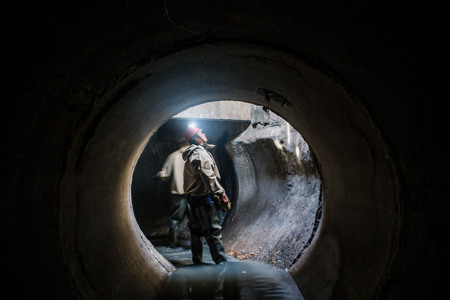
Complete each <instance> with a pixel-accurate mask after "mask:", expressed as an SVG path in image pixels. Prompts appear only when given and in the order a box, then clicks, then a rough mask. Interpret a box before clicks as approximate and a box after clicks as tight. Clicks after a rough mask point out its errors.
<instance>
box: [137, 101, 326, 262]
mask: <svg viewBox="0 0 450 300" xmlns="http://www.w3.org/2000/svg"><path fill="white" fill-rule="evenodd" d="M229 103H230V101H219V102H210V103H208V105H199V106H196V107H193V108H191V109H190V113H189V114H188V115H189V116H191V117H189V118H186V114H187V113H186V112H185V113H184V118H180V117H178V118H171V119H170V120H169V121H167V122H166V123H164V125H163V126H161V127H160V128H159V129H158V131H157V132H156V133H155V134H154V135H153V136H152V137H151V138H150V140H149V142H148V144H147V145H146V147H145V149H144V150H143V152H142V154H141V156H140V157H139V160H138V162H137V164H136V167H135V170H134V172H133V179H132V187H131V190H132V204H133V212H134V214H135V217H136V221H137V223H138V224H139V226H140V228H141V230H142V232H143V234H144V235H145V236H146V237H147V238H148V239H149V240H150V241H151V242H152V244H154V245H160V244H161V243H163V244H164V243H165V245H166V246H167V245H168V242H167V239H168V236H169V226H168V223H169V222H168V218H169V215H170V212H171V211H170V209H171V208H170V205H169V203H170V181H169V180H168V181H161V180H159V181H155V180H153V179H152V177H153V176H154V175H155V174H156V173H157V172H158V171H159V170H161V167H162V165H163V163H164V160H165V158H166V157H167V156H168V155H169V154H170V153H172V152H173V151H175V150H177V147H178V141H179V139H180V138H182V139H184V137H183V133H184V130H185V129H186V128H187V127H188V126H189V125H190V124H192V123H194V124H196V126H198V127H199V128H203V132H205V133H206V134H207V136H208V137H209V138H208V143H209V144H210V145H214V146H215V147H214V148H213V149H211V150H210V151H211V153H213V155H214V157H215V158H216V161H217V164H218V167H219V170H220V174H221V183H222V185H223V186H224V188H225V190H226V192H227V195H228V197H229V198H230V199H231V202H232V207H233V209H232V211H230V212H228V213H221V225H222V227H223V230H222V233H223V239H224V244H225V249H226V253H232V254H233V256H234V257H236V258H239V259H240V260H243V259H251V260H256V261H262V262H265V263H267V264H270V265H274V266H277V267H278V268H281V269H286V270H287V269H289V268H290V267H291V266H292V265H293V264H294V263H295V262H296V261H298V260H299V259H300V257H301V255H302V254H303V253H304V252H305V251H306V250H307V248H308V246H309V245H310V243H311V241H312V239H313V238H314V235H315V232H316V231H317V228H318V226H319V222H320V219H321V209H322V199H321V198H322V197H321V195H322V184H321V180H320V177H319V171H318V169H317V166H316V163H315V162H314V155H313V154H312V153H311V150H310V149H309V147H308V145H307V144H306V142H305V141H304V139H303V138H302V136H301V135H300V133H299V132H297V131H296V130H295V129H293V128H292V126H291V125H290V124H289V123H288V122H286V121H285V120H284V119H283V118H281V117H279V116H278V115H276V114H274V113H273V112H271V111H269V110H267V109H266V110H265V109H264V108H261V107H258V106H249V104H248V103H243V102H236V101H234V102H232V103H233V104H229ZM234 110H237V111H239V112H240V114H238V113H236V112H234ZM243 111H247V114H244V113H242V112H243ZM212 112H215V113H212ZM205 113H209V114H210V115H213V116H212V117H210V118H202V119H198V118H195V117H196V116H198V115H202V114H203V115H204V114H205ZM233 114H236V115H238V116H239V117H240V118H241V119H236V117H234V118H233ZM218 115H220V118H219V117H218ZM244 176H245V178H244ZM181 224H182V226H181V230H180V232H179V235H180V238H181V239H183V240H184V241H185V243H187V245H186V247H187V248H189V240H190V239H189V229H188V227H187V217H186V218H185V219H184V221H183V222H182V223H181ZM169 261H170V260H169ZM175 262H178V263H180V262H179V261H175ZM184 263H185V262H184Z"/></svg>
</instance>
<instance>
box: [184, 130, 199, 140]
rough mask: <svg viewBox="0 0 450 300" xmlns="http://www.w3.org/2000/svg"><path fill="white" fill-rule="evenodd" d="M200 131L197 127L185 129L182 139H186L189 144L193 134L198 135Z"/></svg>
mask: <svg viewBox="0 0 450 300" xmlns="http://www.w3.org/2000/svg"><path fill="white" fill-rule="evenodd" d="M200 131H202V130H201V129H198V128H197V127H189V128H188V129H186V131H185V132H184V138H185V139H186V141H187V142H188V143H189V141H190V140H191V138H192V137H193V136H194V134H196V133H199V132H200Z"/></svg>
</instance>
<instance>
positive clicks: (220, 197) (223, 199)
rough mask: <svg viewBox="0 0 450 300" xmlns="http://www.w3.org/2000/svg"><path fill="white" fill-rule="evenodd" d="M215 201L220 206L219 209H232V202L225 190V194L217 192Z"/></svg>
mask: <svg viewBox="0 0 450 300" xmlns="http://www.w3.org/2000/svg"><path fill="white" fill-rule="evenodd" d="M214 202H215V203H216V204H217V205H218V206H219V209H220V210H221V211H223V212H227V211H229V210H230V209H231V202H230V200H229V199H228V197H227V195H226V194H225V192H224V193H223V194H215V195H214Z"/></svg>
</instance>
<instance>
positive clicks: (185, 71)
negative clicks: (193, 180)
mask: <svg viewBox="0 0 450 300" xmlns="http://www.w3.org/2000/svg"><path fill="white" fill-rule="evenodd" d="M5 12H6V16H5V18H4V26H3V32H4V35H3V37H4V39H3V43H2V54H3V57H4V66H5V67H6V68H4V70H5V72H4V76H3V78H4V79H2V87H3V91H4V92H6V95H4V97H3V104H4V109H3V110H2V111H3V116H4V117H3V118H2V121H3V126H2V127H3V134H2V151H3V152H2V153H3V155H2V158H3V167H2V187H3V188H2V191H3V198H2V205H1V212H2V218H1V220H2V226H1V228H2V237H3V247H2V251H3V252H2V254H3V260H2V270H3V272H4V274H5V276H4V277H5V279H4V280H2V287H3V292H4V293H5V295H14V297H16V298H21V299H157V297H158V296H160V295H161V293H162V292H163V290H165V289H167V282H168V280H169V279H170V278H176V276H177V274H180V273H179V271H180V270H179V269H178V268H177V267H176V266H175V265H174V264H172V263H170V262H169V261H168V260H167V259H165V258H164V257H163V256H162V255H161V254H160V253H159V252H158V251H157V250H156V248H155V246H154V245H153V244H152V242H151V240H152V239H153V238H154V236H155V235H158V234H161V231H163V227H164V226H163V225H161V224H162V223H161V222H162V221H160V220H158V218H159V217H160V216H161V215H163V213H162V212H161V210H160V209H162V206H160V205H159V204H158V205H156V207H153V208H149V207H148V206H146V205H148V203H152V202H151V201H149V202H145V201H140V200H139V199H140V197H141V200H142V199H143V198H148V190H146V189H148V187H146V186H145V182H146V178H148V176H151V175H153V174H152V173H153V172H154V171H155V170H156V169H157V168H159V167H160V166H159V165H158V163H154V164H147V165H145V164H144V165H141V164H140V160H141V158H142V159H144V158H148V157H151V156H152V155H153V154H154V153H158V154H159V155H161V156H164V152H163V151H161V152H158V151H156V150H155V147H160V148H158V149H162V148H163V147H164V148H165V146H167V145H168V144H169V142H170V141H167V140H164V138H163V136H164V134H161V132H162V131H163V130H165V129H168V128H169V127H171V126H173V127H174V128H175V127H176V126H178V125H176V123H177V122H178V123H183V122H184V121H185V120H183V119H182V118H178V119H175V118H172V117H173V116H175V115H177V114H179V113H181V112H183V111H185V110H186V109H188V108H191V107H194V106H197V105H201V104H207V103H214V102H216V101H222V100H224V99H227V100H229V101H232V102H245V103H249V104H252V105H254V106H255V107H258V109H260V114H259V115H257V116H256V117H255V118H256V119H252V120H250V121H245V122H244V121H242V120H241V121H233V122H231V121H226V122H225V121H224V120H201V121H204V122H205V125H204V127H205V128H207V127H208V126H209V127H210V128H219V127H221V126H225V127H227V128H228V129H227V130H228V134H229V136H228V137H227V136H223V137H222V138H223V140H218V144H219V145H220V147H219V148H217V149H218V150H221V151H222V153H216V155H218V156H220V155H224V156H223V159H224V160H225V161H227V162H226V163H222V166H223V168H224V172H225V173H226V174H227V175H226V176H225V179H226V180H227V181H228V183H227V186H228V188H229V189H230V190H231V192H230V194H231V195H232V199H233V200H234V201H235V203H236V205H235V206H234V207H233V209H232V210H231V211H230V213H229V215H227V216H226V218H225V221H224V222H225V223H224V229H223V236H224V244H225V245H226V246H227V247H228V250H229V251H237V250H239V251H242V252H243V253H252V252H253V253H256V257H254V259H255V260H258V261H261V262H264V263H266V264H271V265H273V266H274V267H275V271H274V272H276V273H277V274H278V275H280V274H281V276H284V277H282V278H285V279H286V280H287V281H289V280H292V282H293V283H294V285H295V286H296V288H298V290H299V291H300V292H301V294H302V296H303V297H304V298H305V299H307V300H314V299H318V300H322V299H323V300H325V299H355V300H356V299H433V298H437V297H438V296H440V295H441V293H442V292H445V287H446V285H445V279H446V273H445V271H446V269H445V268H444V262H445V261H446V255H445V252H444V250H445V247H444V243H445V236H446V235H447V233H446V232H447V228H448V222H447V219H448V218H446V216H445V214H446V212H447V209H446V208H447V206H446V204H447V202H448V201H446V200H447V198H448V197H447V191H446V186H447V182H448V171H447V169H448V165H447V162H448V155H447V153H446V147H443V144H444V143H443V141H444V140H445V137H446V136H447V131H446V128H447V127H448V126H447V125H446V121H445V120H446V117H445V115H444V114H445V113H446V112H445V109H443V105H442V103H444V102H445V100H446V99H447V98H448V84H447V83H448V72H447V71H446V70H447V69H448V55H447V53H448V51H446V50H447V48H446V44H445V43H444V42H445V36H447V35H448V32H447V27H448V26H445V25H446V23H447V20H448V18H446V17H445V16H444V14H445V12H446V10H445V9H443V8H442V7H440V5H439V4H436V3H405V4H403V3H398V2H396V3H392V2H389V3H382V2H373V1H345V2H336V1H328V0H323V1H318V2H311V1H303V0H299V1H285V0H280V1H222V0H218V1H214V3H213V2H211V1H204V0H200V1H195V2H188V1H179V0H171V1H168V0H167V1H156V0H151V1H141V0H136V1H122V0H111V1H100V2H93V3H91V2H90V3H83V2H80V1H71V0H69V1H64V2H54V1H44V2H35V3H28V4H26V5H24V4H23V3H17V2H9V3H7V4H6V7H5ZM267 112H270V113H271V114H272V116H273V117H275V116H277V117H279V118H281V119H282V120H285V122H287V123H288V124H289V126H285V125H280V124H282V123H280V122H278V123H277V122H275V123H276V124H275V123H273V124H272V123H270V124H269V123H265V122H264V121H263V122H261V119H259V118H261V117H262V116H264V115H265V114H269V113H267ZM197 121H200V120H197ZM206 123H207V124H208V125H206ZM183 126H184V125H183ZM277 130H278V131H277ZM275 131H276V134H279V135H285V136H284V137H286V135H287V133H288V132H289V134H293V133H294V132H298V133H301V137H302V140H303V141H304V143H303V142H300V140H298V143H297V144H295V143H293V144H292V145H300V144H302V143H303V144H302V145H307V148H308V149H310V155H311V157H309V158H308V156H304V153H305V152H304V151H303V150H301V149H300V150H295V148H290V145H291V144H290V143H286V142H285V141H286V140H285V139H283V138H280V139H277V138H273V136H274V134H275V133H274V132H275ZM238 132H239V134H238ZM263 133H264V134H268V135H269V136H271V138H267V137H266V136H265V135H263ZM160 134H161V135H160ZM212 136H214V134H212ZM232 137H233V139H231V138H232ZM291 137H292V136H291ZM215 138H217V139H219V138H220V136H218V137H215ZM152 139H159V140H158V142H157V143H154V140H152ZM226 139H229V140H227V142H225V140H226ZM148 145H150V148H149V147H147V146H148ZM151 147H154V148H151ZM154 150H155V151H156V152H154V153H153V154H152V151H154ZM164 151H169V148H165V150H164ZM296 151H297V152H296ZM296 153H300V154H296ZM298 157H300V158H301V159H298ZM152 159H153V158H152ZM161 159H163V158H161ZM149 167H151V168H150V169H148V168H149ZM138 174H140V175H142V174H144V175H143V176H142V177H135V176H136V175H138ZM299 174H300V175H301V176H298V175H299ZM299 180H300V181H301V182H302V184H300V185H296V183H298V181H299ZM146 193H147V194H146ZM157 193H163V191H162V190H161V191H159V192H157ZM157 193H155V194H154V195H152V196H151V198H152V199H153V200H154V201H155V202H154V203H156V202H157V201H159V200H158V199H160V196H161V194H157ZM308 197H309V198H308ZM322 200H323V201H322ZM274 204H275V205H274ZM134 208H140V209H137V210H136V209H134ZM152 209H153V211H152ZM149 210H150V211H149ZM318 213H320V222H319V223H317V221H316V220H315V219H317V218H316V217H317V215H318ZM305 224H308V225H305ZM314 224H315V225H314ZM258 249H260V250H259V252H258V251H257V250H258ZM271 262H272V263H271ZM273 262H274V263H273ZM184 270H188V271H189V269H186V268H185V269H184ZM204 271H205V274H208V272H209V271H208V270H204ZM235 272H237V273H239V274H242V272H241V270H240V269H239V268H237V269H236V270H235ZM255 278H256V279H261V278H259V277H258V276H255ZM287 281H284V282H287ZM247 283H248V282H245V281H242V284H243V285H245V284H247ZM169 286H170V285H169ZM274 290H276V289H274Z"/></svg>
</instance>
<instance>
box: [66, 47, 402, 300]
mask: <svg viewBox="0 0 450 300" xmlns="http://www.w3.org/2000/svg"><path fill="white" fill-rule="evenodd" d="M223 99H231V100H233V101H244V102H248V103H252V104H254V105H257V106H260V107H265V108H268V109H269V110H270V111H272V112H273V113H274V114H276V115H278V116H280V117H282V118H283V119H284V120H286V121H287V122H289V124H290V126H292V128H295V129H296V130H298V131H299V132H301V133H302V136H303V137H304V139H305V141H307V143H308V145H309V146H310V147H311V149H313V151H314V157H315V158H316V159H315V162H316V163H317V168H318V171H319V173H320V180H321V181H320V183H321V184H322V189H321V191H322V194H321V196H320V197H321V198H323V199H326V203H323V206H322V218H321V220H322V221H321V222H320V226H319V228H318V229H317V232H316V234H315V238H314V239H313V240H312V241H311V244H310V245H309V247H308V248H307V251H304V253H302V249H303V248H296V249H289V248H288V247H289V245H288V244H286V242H287V241H289V244H291V243H292V242H293V241H291V240H290V239H289V237H283V238H281V239H280V235H283V234H284V233H286V232H296V231H295V230H293V231H284V230H283V226H280V227H277V226H271V228H270V230H268V231H266V232H264V228H265V227H264V225H265V223H264V222H266V221H268V222H272V220H268V219H264V218H261V219H257V218H254V219H251V218H248V217H247V216H244V215H242V214H240V213H239V210H242V211H244V212H245V211H254V212H255V213H254V214H252V216H258V217H260V216H261V217H264V216H267V215H268V214H267V212H266V211H267V209H270V210H272V211H273V214H274V215H275V216H277V217H279V220H278V221H279V222H280V223H278V222H273V223H272V224H285V226H294V225H295V224H290V225H289V224H286V223H283V222H284V221H286V220H290V219H289V218H286V217H285V214H284V213H295V212H296V210H294V209H291V207H290V206H287V207H286V209H282V208H281V207H280V205H283V204H286V203H288V202H286V201H285V202H283V201H282V200H284V199H280V197H279V192H280V190H279V189H274V188H273V180H274V179H275V180H280V178H282V177H283V176H287V175H288V174H289V172H287V171H286V169H282V168H280V169H278V168H277V166H276V163H275V161H273V160H272V158H273V157H272V154H273V153H278V152H280V153H281V151H280V149H279V148H280V147H281V148H282V149H283V147H286V145H285V144H284V145H283V144H281V143H280V142H279V141H278V142H275V139H266V140H265V141H264V143H265V147H260V144H262V143H263V141H261V142H258V143H257V144H258V146H257V147H253V148H252V147H251V146H250V147H249V148H245V147H247V146H245V147H244V149H243V148H240V146H242V145H236V147H235V149H237V150H239V151H241V152H238V151H237V150H235V153H239V155H236V154H233V155H230V157H231V159H232V160H233V165H234V167H235V168H239V167H242V168H243V169H242V170H239V171H236V172H235V174H236V177H237V180H236V182H237V183H238V184H239V186H238V188H237V191H238V193H235V194H234V195H235V196H236V195H237V197H238V200H236V203H237V204H238V205H237V206H236V208H235V210H234V211H232V212H231V214H230V216H229V217H228V218H227V221H226V222H227V223H226V224H225V226H224V230H223V235H224V237H225V236H226V239H228V246H229V247H230V248H232V247H234V246H236V245H238V246H239V247H238V248H239V249H236V250H238V251H243V253H244V254H251V253H252V252H255V251H256V250H257V249H254V248H252V245H257V244H258V243H259V242H260V243H265V242H267V244H263V245H267V246H268V248H267V249H264V246H263V250H264V251H269V252H270V254H271V255H272V256H270V255H268V256H267V257H274V256H273V255H274V254H277V252H276V251H279V252H278V253H281V251H282V250H286V249H287V252H288V253H282V254H281V256H275V260H277V258H278V257H279V258H280V261H281V264H280V266H281V265H283V266H288V267H289V274H290V275H292V277H293V278H294V280H295V282H296V284H297V286H298V287H299V288H300V290H301V292H302V294H303V295H305V298H308V295H317V294H316V293H320V297H321V298H322V299H328V298H329V297H330V295H332V294H333V293H338V294H339V289H345V290H352V291H358V293H360V294H364V295H369V296H368V297H366V298H373V297H372V295H374V294H376V293H377V291H378V288H379V285H377V284H374V282H375V283H379V282H381V281H383V280H384V278H386V276H385V275H386V272H387V270H388V269H389V267H390V266H389V264H390V262H391V261H392V259H391V258H392V255H393V254H392V251H391V250H392V249H393V248H395V247H396V244H395V243H396V241H397V239H396V238H397V237H396V236H395V235H396V234H397V232H398V231H397V229H398V228H397V224H398V219H397V217H398V215H397V214H396V212H397V209H396V200H397V192H398V186H397V185H398V182H397V176H396V173H395V166H393V162H392V161H391V160H390V159H389V154H388V148H389V147H388V146H387V145H386V144H385V142H384V141H383V138H382V136H381V135H380V133H379V131H378V130H377V127H376V126H375V124H373V122H372V120H371V117H370V114H368V113H367V110H366V108H365V107H364V105H363V104H362V103H361V101H359V99H358V97H356V96H354V95H353V94H352V93H351V92H349V91H348V90H347V89H346V88H344V87H343V85H342V84H341V82H339V80H337V79H335V78H334V77H333V76H332V73H330V72H326V70H324V69H323V68H322V67H321V66H318V65H316V64H314V63H313V62H311V61H309V60H306V61H305V60H302V59H300V58H299V57H298V56H295V55H292V54H289V53H285V52H282V51H276V50H273V49H268V48H266V47H262V46H256V45H244V44H238V45H236V44H215V45H205V46H198V47H194V48H192V49H185V50H183V51H180V52H178V53H175V54H173V55H167V56H165V57H162V58H160V59H158V60H155V61H152V62H151V63H149V64H147V65H144V66H142V67H140V68H138V69H137V70H135V71H134V72H131V73H130V74H128V75H127V76H125V77H124V78H123V81H121V82H120V83H118V84H116V85H115V87H114V88H112V89H111V90H109V91H108V92H106V93H105V94H103V95H102V99H101V101H99V103H100V104H99V107H100V109H99V111H98V113H97V114H93V117H92V118H91V119H89V120H88V122H86V123H89V126H86V128H85V129H84V132H82V133H80V134H78V135H77V136H76V137H74V141H73V143H72V144H71V149H70V151H69V154H68V156H67V164H66V168H65V173H64V176H63V179H62V188H61V205H60V226H61V229H60V236H61V245H62V251H63V253H64V259H65V263H66V264H67V266H68V269H69V270H70V272H71V276H72V279H73V281H74V284H75V285H76V286H77V288H78V290H79V292H80V294H82V295H83V297H84V298H86V299H91V298H92V299H94V298H95V299H96V298H105V299H106V298H108V299H114V298H122V299H124V298H136V299H141V298H142V299H144V298H146V299H147V298H154V297H156V295H157V294H158V293H159V292H160V290H161V286H162V285H163V283H164V282H165V281H166V280H167V278H168V277H169V276H170V275H171V274H173V272H174V271H175V268H174V266H173V265H172V264H171V263H169V262H168V261H167V260H166V259H165V258H164V257H162V256H161V255H160V254H159V253H158V251H156V249H155V247H154V245H152V244H151V243H150V242H149V241H148V239H147V237H146V236H145V234H144V233H143V231H142V229H141V228H140V226H139V224H138V223H137V221H136V217H135V215H134V212H133V205H132V189H131V182H132V178H133V174H134V171H135V169H136V166H137V163H138V160H139V158H140V157H141V154H142V153H143V151H145V148H146V145H147V144H148V142H149V140H150V139H151V137H152V136H154V134H155V133H156V132H157V131H158V129H159V128H161V126H163V125H164V124H165V123H166V122H167V121H168V120H169V119H170V118H171V117H172V116H174V115H176V114H178V113H180V112H182V111H184V110H185V109H187V108H189V107H193V106H196V105H199V104H203V103H206V102H213V101H220V100H223ZM256 127H257V126H256ZM251 128H252V129H254V128H253V127H251ZM261 151H267V152H261ZM283 152H284V151H283ZM249 153H251V155H247V154H249ZM274 157H276V158H277V159H278V158H280V157H283V156H281V155H275V156H274ZM294 157H295V156H294ZM287 158H288V155H287V153H286V158H283V159H286V161H290V160H289V159H287ZM266 160H267V163H269V164H268V166H269V167H267V168H265V169H263V172H262V173H261V172H260V173H258V172H259V171H260V170H259V169H258V168H245V167H243V166H250V165H252V164H250V162H252V161H253V162H254V161H256V162H264V163H266ZM272 164H273V166H272ZM255 165H257V164H255ZM273 170H277V176H272V173H273ZM252 172H254V173H255V174H257V175H258V176H259V175H260V174H262V175H264V176H263V178H265V179H260V178H258V179H255V178H256V176H254V174H252ZM288 177H289V176H288ZM252 180H254V181H253V182H252ZM255 182H256V183H261V185H259V186H258V189H257V190H256V191H254V190H253V187H255V185H254V183H255ZM284 183H285V182H284V181H283V184H279V185H278V186H283V187H285V186H286V185H285V184H284ZM288 186H289V185H288ZM249 187H250V188H249ZM255 193H256V194H255ZM263 193H267V195H265V194H263ZM252 197H257V198H260V199H261V198H265V199H270V200H271V201H274V200H275V201H277V203H276V204H275V206H273V205H272V204H274V203H273V202H270V201H249V200H248V199H252ZM244 199H247V200H248V201H246V200H244ZM380 199H382V201H380ZM296 203H300V202H296ZM277 205H278V206H277ZM280 212H283V213H280ZM233 214H234V215H233ZM342 216H345V217H342ZM233 217H234V218H233ZM271 217H272V216H271ZM275 219H276V218H274V219H273V220H275ZM308 228H309V227H308ZM243 231H246V232H243ZM254 232H258V234H256V235H253V233H254ZM242 235H246V236H249V237H251V238H254V239H259V240H258V243H255V241H249V242H248V243H247V244H245V245H244V244H243V243H242V240H239V237H240V236H242ZM252 235H253V236H252ZM274 236H276V237H277V238H274ZM305 236H307V235H305ZM249 240H251V239H249ZM235 241H237V242H236V243H235ZM279 241H280V243H278V242H279ZM294 242H296V241H295V240H294ZM239 243H240V244H239ZM244 246H245V247H244ZM105 249H107V251H105ZM255 253H259V254H262V256H261V257H264V253H263V252H257V251H256V252H255ZM299 254H301V259H297V258H299ZM277 255H278V254H277ZM285 258H287V259H285ZM283 259H285V260H284V261H283ZM263 260H264V259H263ZM367 269H370V270H371V272H370V273H368V272H365V270H367ZM354 274H359V275H358V278H357V280H356V279H355V276H354ZM362 286H364V287H365V288H364V291H362V290H361V287H362ZM349 298H351V297H349Z"/></svg>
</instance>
